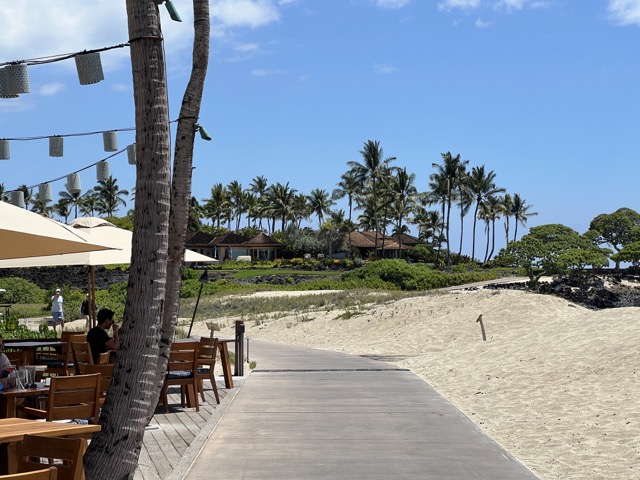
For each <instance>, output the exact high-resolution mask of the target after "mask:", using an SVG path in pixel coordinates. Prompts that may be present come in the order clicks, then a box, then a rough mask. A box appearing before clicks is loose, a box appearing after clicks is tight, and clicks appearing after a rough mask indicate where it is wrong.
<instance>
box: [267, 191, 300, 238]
mask: <svg viewBox="0 0 640 480" xmlns="http://www.w3.org/2000/svg"><path fill="white" fill-rule="evenodd" d="M269 190H270V191H269V197H270V200H271V203H272V206H273V215H274V219H275V218H276V217H277V218H279V219H280V221H281V228H282V231H283V232H284V231H285V226H286V223H287V220H289V219H290V218H291V215H292V213H293V201H294V198H295V196H296V193H297V191H296V189H295V188H291V187H289V182H287V183H286V184H285V185H282V184H281V183H280V182H277V183H276V184H275V185H272V187H270V189H269Z"/></svg>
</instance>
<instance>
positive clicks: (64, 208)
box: [53, 200, 71, 223]
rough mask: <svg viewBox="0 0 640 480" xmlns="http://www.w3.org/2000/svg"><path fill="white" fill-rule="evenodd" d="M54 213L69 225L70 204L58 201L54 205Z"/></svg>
mask: <svg viewBox="0 0 640 480" xmlns="http://www.w3.org/2000/svg"><path fill="white" fill-rule="evenodd" d="M53 213H55V214H56V215H59V216H61V217H62V218H64V223H69V215H71V212H70V211H69V204H68V203H64V202H61V201H60V200H58V201H57V202H56V203H54V204H53Z"/></svg>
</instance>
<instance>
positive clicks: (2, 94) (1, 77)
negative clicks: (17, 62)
mask: <svg viewBox="0 0 640 480" xmlns="http://www.w3.org/2000/svg"><path fill="white" fill-rule="evenodd" d="M17 97H18V95H17V94H15V93H14V94H9V80H8V79H7V70H6V68H0V98H17Z"/></svg>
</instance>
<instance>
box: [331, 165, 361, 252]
mask: <svg viewBox="0 0 640 480" xmlns="http://www.w3.org/2000/svg"><path fill="white" fill-rule="evenodd" d="M357 192H358V181H357V179H356V178H355V177H354V175H353V172H351V171H348V172H346V173H343V174H342V176H341V177H340V181H339V182H338V187H337V188H335V189H334V190H333V192H332V193H331V198H332V199H333V200H339V199H341V198H344V197H347V203H348V205H349V224H353V222H352V218H353V199H354V197H355V195H356V194H357ZM352 256H353V252H352V251H351V230H349V257H352Z"/></svg>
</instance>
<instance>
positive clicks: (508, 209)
mask: <svg viewBox="0 0 640 480" xmlns="http://www.w3.org/2000/svg"><path fill="white" fill-rule="evenodd" d="M500 203H501V206H502V212H503V213H504V238H505V241H506V242H505V245H509V229H510V225H509V218H510V217H511V215H513V213H512V210H513V200H512V199H511V195H509V194H508V193H505V194H504V196H503V197H502V198H501V199H500Z"/></svg>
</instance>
